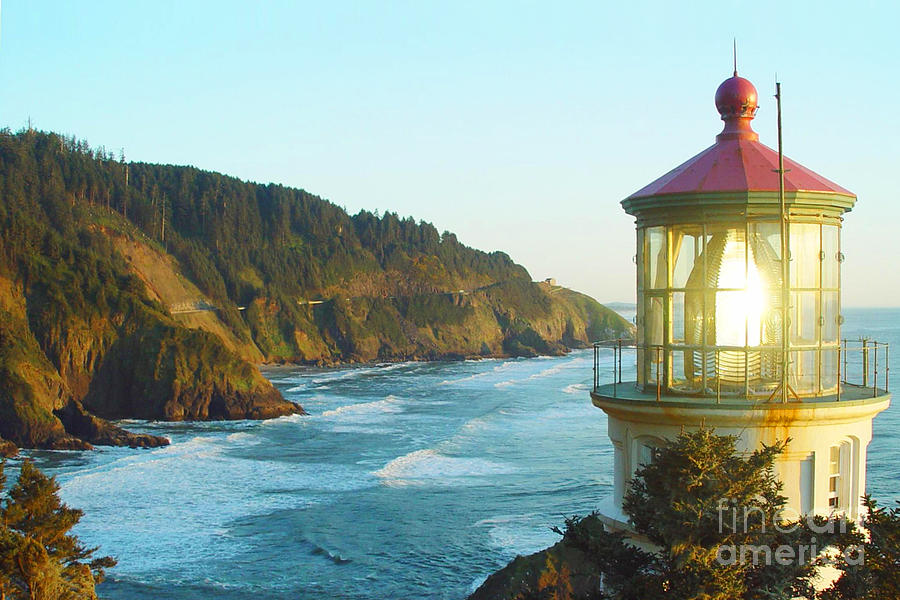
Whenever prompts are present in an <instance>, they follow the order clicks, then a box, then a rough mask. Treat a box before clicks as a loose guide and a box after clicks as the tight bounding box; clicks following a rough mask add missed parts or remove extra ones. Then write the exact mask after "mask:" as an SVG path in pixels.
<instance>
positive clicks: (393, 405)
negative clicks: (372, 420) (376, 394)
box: [319, 394, 403, 418]
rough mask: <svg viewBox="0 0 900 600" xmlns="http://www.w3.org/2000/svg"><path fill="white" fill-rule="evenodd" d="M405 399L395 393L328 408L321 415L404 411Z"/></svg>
mask: <svg viewBox="0 0 900 600" xmlns="http://www.w3.org/2000/svg"><path fill="white" fill-rule="evenodd" d="M402 403H403V400H402V399H401V398H398V397H397V396H394V395H393V394H391V395H389V396H387V397H386V398H384V399H383V400H373V401H372V402H362V403H359V404H346V405H344V406H339V407H337V408H334V409H331V410H326V411H325V412H323V413H321V414H320V415H319V416H320V417H325V418H333V417H344V416H347V415H372V414H375V415H380V414H384V413H399V412H403V406H402Z"/></svg>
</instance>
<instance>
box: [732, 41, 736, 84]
mask: <svg viewBox="0 0 900 600" xmlns="http://www.w3.org/2000/svg"><path fill="white" fill-rule="evenodd" d="M731 41H732V44H733V46H732V48H731V57H732V58H733V59H734V76H735V77H737V38H731Z"/></svg>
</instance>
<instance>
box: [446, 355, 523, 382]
mask: <svg viewBox="0 0 900 600" xmlns="http://www.w3.org/2000/svg"><path fill="white" fill-rule="evenodd" d="M496 360H503V361H504V362H502V363H500V364H499V365H497V366H496V367H494V368H493V369H491V370H489V371H482V372H481V373H473V374H471V375H467V376H465V377H460V378H458V379H445V380H443V381H441V382H440V383H439V384H438V385H453V384H456V383H465V382H467V381H474V380H476V379H481V378H482V377H488V376H490V375H494V374H496V373H501V372H503V371H506V370H507V369H509V368H510V367H512V366H514V365H515V364H516V362H517V361H515V360H510V359H496Z"/></svg>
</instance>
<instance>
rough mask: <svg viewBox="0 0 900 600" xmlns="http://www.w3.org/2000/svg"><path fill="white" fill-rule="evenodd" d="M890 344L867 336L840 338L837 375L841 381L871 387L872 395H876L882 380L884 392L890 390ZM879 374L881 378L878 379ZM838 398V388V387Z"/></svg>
mask: <svg viewBox="0 0 900 600" xmlns="http://www.w3.org/2000/svg"><path fill="white" fill-rule="evenodd" d="M890 352H891V345H890V344H887V343H885V342H878V341H875V340H871V339H869V338H859V339H857V340H846V339H845V340H841V346H840V348H839V349H838V369H839V372H838V377H839V379H840V380H841V383H845V384H848V385H854V386H857V387H861V388H869V387H871V388H872V395H873V396H877V395H878V390H879V387H878V384H879V382H882V383H883V385H884V387H883V388H881V389H883V390H884V391H885V392H889V391H890V389H891V388H890V375H891V363H890V356H891V354H890ZM879 375H880V377H881V379H879ZM838 400H840V389H838Z"/></svg>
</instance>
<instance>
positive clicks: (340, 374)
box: [311, 361, 420, 386]
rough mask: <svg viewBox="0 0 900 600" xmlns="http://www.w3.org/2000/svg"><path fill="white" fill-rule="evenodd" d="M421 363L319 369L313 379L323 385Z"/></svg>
mask: <svg viewBox="0 0 900 600" xmlns="http://www.w3.org/2000/svg"><path fill="white" fill-rule="evenodd" d="M419 364H420V363H418V362H415V361H405V362H398V363H382V364H379V365H375V366H370V367H337V368H335V369H334V371H319V372H317V373H316V374H315V376H314V377H313V378H312V379H311V382H312V383H313V384H314V385H318V386H322V385H327V384H329V383H334V382H335V381H343V380H346V379H353V378H356V377H363V376H366V375H373V374H380V373H385V372H389V371H395V370H397V369H403V368H406V367H411V366H417V365H419Z"/></svg>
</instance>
